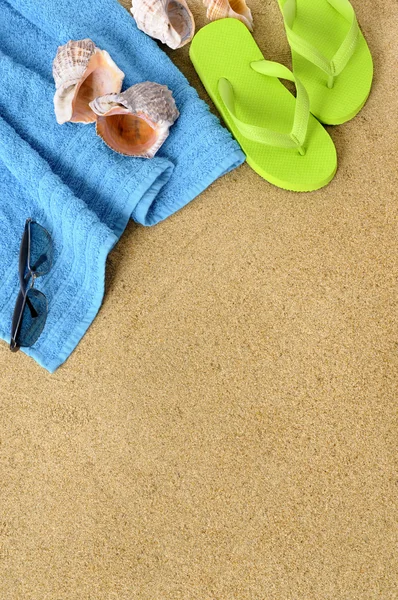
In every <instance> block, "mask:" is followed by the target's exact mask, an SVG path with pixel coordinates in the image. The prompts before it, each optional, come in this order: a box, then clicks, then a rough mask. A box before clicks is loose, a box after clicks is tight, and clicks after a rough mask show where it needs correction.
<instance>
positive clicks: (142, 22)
mask: <svg viewBox="0 0 398 600" xmlns="http://www.w3.org/2000/svg"><path fill="white" fill-rule="evenodd" d="M130 12H131V14H132V15H133V17H134V19H135V22H136V23H137V27H138V29H141V31H144V32H145V33H146V34H148V35H149V36H150V37H152V38H155V39H157V40H160V41H161V42H163V44H167V46H169V47H170V48H173V50H175V49H176V48H181V46H184V45H185V44H187V43H188V42H190V41H191V39H192V38H193V35H194V33H195V21H194V18H193V16H192V13H191V11H190V10H189V7H188V4H187V3H186V1H185V0H132V5H131V9H130Z"/></svg>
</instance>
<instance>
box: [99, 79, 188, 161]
mask: <svg viewBox="0 0 398 600" xmlns="http://www.w3.org/2000/svg"><path fill="white" fill-rule="evenodd" d="M90 107H91V109H92V110H93V111H94V112H95V114H96V115H97V125H96V130H97V134H98V135H99V136H100V137H101V138H102V139H103V140H104V142H105V143H106V144H107V145H108V146H109V147H110V148H112V150H115V151H116V152H119V153H120V154H125V155H127V156H141V157H144V158H152V157H153V156H155V154H156V152H157V151H158V150H159V148H160V147H161V145H162V144H163V143H164V141H165V140H166V138H167V136H168V135H169V129H170V127H171V126H172V125H173V123H174V122H175V121H176V119H177V118H178V117H179V114H180V113H179V112H178V110H177V107H176V104H175V102H174V98H173V96H172V93H171V91H170V90H169V89H168V88H167V87H166V86H164V85H160V84H159V83H153V82H150V81H145V82H143V83H137V84H136V85H133V86H131V87H130V88H129V89H127V90H126V91H125V92H123V93H121V94H108V95H105V96H102V97H101V98H96V99H95V100H93V101H92V102H91V103H90Z"/></svg>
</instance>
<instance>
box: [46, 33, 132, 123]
mask: <svg viewBox="0 0 398 600" xmlns="http://www.w3.org/2000/svg"><path fill="white" fill-rule="evenodd" d="M53 77H54V81H55V87H56V92H55V96H54V109H55V116H56V118H57V122H58V123H59V124H61V125H62V123H66V122H67V121H71V122H72V123H92V122H93V121H95V119H96V116H95V114H94V113H93V111H92V110H91V108H90V107H89V103H90V102H91V101H92V100H94V98H97V96H103V95H104V94H109V93H111V92H120V90H121V89H122V83H123V79H124V73H123V71H121V70H120V69H119V68H118V67H117V66H116V64H115V63H114V62H113V60H112V59H111V57H110V56H109V54H108V52H106V51H105V50H100V49H99V48H97V46H96V45H95V44H94V42H92V41H91V40H89V39H85V40H78V41H75V40H69V42H68V43H67V44H65V45H64V46H59V48H58V50H57V54H56V56H55V58H54V62H53Z"/></svg>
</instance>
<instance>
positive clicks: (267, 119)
mask: <svg viewBox="0 0 398 600" xmlns="http://www.w3.org/2000/svg"><path fill="white" fill-rule="evenodd" d="M190 57H191V60H192V62H193V65H194V67H195V69H196V71H197V73H198V75H199V77H200V79H201V80H202V82H203V84H204V86H205V88H206V90H207V92H208V94H209V95H210V97H211V99H212V100H213V102H214V104H215V105H216V107H217V109H218V110H219V112H220V114H221V115H222V117H223V119H224V121H225V123H226V125H227V126H228V128H229V129H230V131H231V133H232V134H233V136H234V137H235V138H236V140H237V141H238V142H239V144H240V145H241V147H242V149H243V151H244V152H245V154H246V157H247V162H248V164H249V165H250V166H251V167H252V168H253V169H254V170H255V171H256V172H257V173H258V174H259V175H261V176H262V177H263V178H264V179H266V180H267V181H269V182H270V183H272V184H274V185H276V186H278V187H281V188H284V189H287V190H292V191H297V192H308V191H313V190H316V189H319V188H321V187H323V186H325V185H327V184H328V183H329V182H330V181H331V180H332V179H333V177H334V175H335V172H336V169H337V158H336V149H335V146H334V144H333V141H332V140H331V138H330V136H329V134H328V133H327V131H326V130H325V129H324V128H323V127H322V125H321V124H320V123H319V122H318V121H317V120H316V119H315V118H314V117H313V116H312V115H311V114H310V108H309V99H308V95H307V92H306V90H305V88H304V86H303V85H302V83H301V82H300V80H299V79H298V78H297V77H295V76H294V75H293V74H292V73H291V71H289V69H287V67H284V66H283V65H281V64H279V63H275V62H272V61H267V60H264V57H263V55H262V53H261V51H260V49H259V48H258V46H257V44H256V42H255V41H254V39H253V37H252V35H251V34H250V32H249V31H248V29H247V28H246V27H245V25H243V24H242V23H241V22H240V21H238V20H236V19H221V20H219V21H215V22H213V23H210V24H209V25H206V26H205V27H204V28H202V29H201V30H200V31H199V32H198V33H197V34H196V36H195V37H194V39H193V41H192V43H191V48H190ZM281 79H287V80H290V81H292V82H294V83H295V85H296V91H297V96H296V97H294V95H293V94H292V93H291V92H290V91H289V90H288V89H287V88H286V87H285V86H284V85H283V83H281V81H280V80H281Z"/></svg>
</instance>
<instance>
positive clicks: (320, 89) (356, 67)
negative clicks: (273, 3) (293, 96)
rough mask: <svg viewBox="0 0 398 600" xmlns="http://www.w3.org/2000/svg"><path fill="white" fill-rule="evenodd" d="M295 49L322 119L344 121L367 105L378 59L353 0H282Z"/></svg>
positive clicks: (295, 66)
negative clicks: (373, 54)
mask: <svg viewBox="0 0 398 600" xmlns="http://www.w3.org/2000/svg"><path fill="white" fill-rule="evenodd" d="M278 2H279V6H280V8H281V11H282V14H283V18H284V22H285V28H286V34H287V38H288V41H289V44H290V47H291V50H292V58H293V72H294V74H295V75H296V76H297V77H299V78H300V80H301V81H302V83H303V85H304V86H305V88H306V90H307V92H308V95H309V98H310V110H311V112H312V114H313V115H315V116H316V117H317V118H318V119H319V120H320V121H321V122H322V123H327V124H329V125H340V124H341V123H345V122H346V121H349V120H350V119H352V118H353V117H355V115H356V114H358V112H359V111H360V110H361V108H362V107H363V105H364V104H365V102H366V100H367V99H368V96H369V93H370V89H371V86H372V79H373V62H372V56H371V54H370V51H369V48H368V45H367V43H366V40H365V38H364V37H363V34H362V32H361V30H360V29H359V26H358V23H357V19H356V16H355V12H354V9H353V7H352V5H351V4H350V2H349V1H348V0H278Z"/></svg>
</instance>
